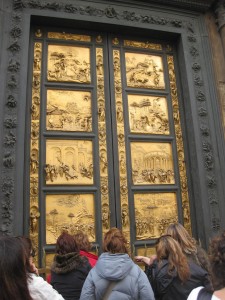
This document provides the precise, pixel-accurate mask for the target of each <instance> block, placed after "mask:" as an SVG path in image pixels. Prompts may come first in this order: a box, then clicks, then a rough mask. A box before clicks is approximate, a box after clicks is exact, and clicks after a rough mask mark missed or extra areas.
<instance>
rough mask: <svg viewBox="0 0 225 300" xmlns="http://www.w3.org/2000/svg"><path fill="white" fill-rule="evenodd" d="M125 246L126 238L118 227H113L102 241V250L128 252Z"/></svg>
mask: <svg viewBox="0 0 225 300" xmlns="http://www.w3.org/2000/svg"><path fill="white" fill-rule="evenodd" d="M127 246H128V245H127V240H126V238H125V236H124V235H123V233H122V231H121V230H120V229H118V228H116V227H113V228H111V229H110V230H109V231H108V232H107V233H106V234H105V237H104V241H103V251H104V252H110V253H128V247H127Z"/></svg>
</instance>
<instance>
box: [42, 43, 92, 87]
mask: <svg viewBox="0 0 225 300" xmlns="http://www.w3.org/2000/svg"><path fill="white" fill-rule="evenodd" d="M47 78H48V80H49V81H60V82H79V83H90V82H91V72H90V49H89V48H87V47H74V46H63V45H49V46H48V70H47Z"/></svg>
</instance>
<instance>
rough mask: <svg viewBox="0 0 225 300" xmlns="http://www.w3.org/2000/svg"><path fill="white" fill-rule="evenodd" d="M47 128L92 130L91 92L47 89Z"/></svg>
mask: <svg viewBox="0 0 225 300" xmlns="http://www.w3.org/2000/svg"><path fill="white" fill-rule="evenodd" d="M46 127H47V130H61V131H63V130H64V131H88V132H90V131H91V130H92V116H91V94H90V93H87V92H81V91H66V90H48V91H47V122H46Z"/></svg>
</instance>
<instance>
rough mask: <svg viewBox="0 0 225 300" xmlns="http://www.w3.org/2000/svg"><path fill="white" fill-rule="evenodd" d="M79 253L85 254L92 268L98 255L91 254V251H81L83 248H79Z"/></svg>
mask: <svg viewBox="0 0 225 300" xmlns="http://www.w3.org/2000/svg"><path fill="white" fill-rule="evenodd" d="M80 255H81V256H86V257H87V258H88V260H89V263H90V265H91V266H92V268H93V267H94V266H95V265H96V262H97V260H98V256H97V255H95V254H92V253H90V252H87V251H83V250H80Z"/></svg>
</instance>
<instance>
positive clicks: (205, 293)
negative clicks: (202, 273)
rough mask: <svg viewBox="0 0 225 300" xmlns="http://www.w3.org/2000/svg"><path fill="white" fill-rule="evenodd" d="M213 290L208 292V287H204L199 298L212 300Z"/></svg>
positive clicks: (198, 299)
mask: <svg viewBox="0 0 225 300" xmlns="http://www.w3.org/2000/svg"><path fill="white" fill-rule="evenodd" d="M212 294H213V293H212V292H208V291H207V290H206V288H203V289H201V290H200V291H199V293H198V297H197V300H211V299H212Z"/></svg>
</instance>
